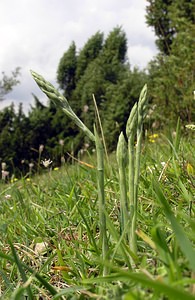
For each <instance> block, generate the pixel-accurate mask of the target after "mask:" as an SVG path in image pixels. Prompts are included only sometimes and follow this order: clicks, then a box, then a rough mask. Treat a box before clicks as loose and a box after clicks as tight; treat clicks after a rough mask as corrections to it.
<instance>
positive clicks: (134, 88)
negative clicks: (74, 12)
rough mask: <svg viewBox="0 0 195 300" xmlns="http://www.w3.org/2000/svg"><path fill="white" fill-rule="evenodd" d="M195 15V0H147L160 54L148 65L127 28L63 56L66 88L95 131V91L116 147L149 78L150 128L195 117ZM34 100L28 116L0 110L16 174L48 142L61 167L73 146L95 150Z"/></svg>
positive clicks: (61, 77) (4, 145) (4, 143)
mask: <svg viewBox="0 0 195 300" xmlns="http://www.w3.org/2000/svg"><path fill="white" fill-rule="evenodd" d="M194 12H195V2H194V0H193V1H186V0H185V1H184V0H182V1H179V0H177V1H171V0H169V1H162V0H158V1H153V0H149V1H148V6H147V10H146V21H147V24H148V25H149V26H151V27H152V28H153V29H154V31H155V34H156V44H157V47H158V50H159V53H158V55H157V56H156V57H155V58H154V60H153V61H151V62H150V63H149V65H148V68H147V69H146V70H139V69H137V68H134V69H132V68H131V62H129V61H128V59H127V38H126V34H125V32H124V31H123V30H122V28H120V27H116V28H114V29H113V30H112V31H111V32H110V33H109V35H108V36H107V37H105V36H104V34H103V33H102V32H97V33H95V34H94V35H93V36H92V37H91V38H89V40H88V41H87V42H86V44H85V45H84V46H83V48H82V49H79V50H78V49H77V48H76V44H75V43H74V42H72V44H71V45H70V47H69V49H68V50H67V51H66V52H65V53H64V54H63V56H62V57H61V59H60V60H59V65H58V66H57V82H58V84H59V89H60V91H62V93H63V94H64V95H65V96H66V97H67V99H68V101H69V103H70V105H71V107H72V108H73V110H74V111H75V113H76V114H77V115H78V117H79V118H80V119H81V120H83V121H84V122H85V124H86V125H87V126H88V127H89V128H92V127H93V122H94V104H93V98H92V94H94V95H95V98H96V101H97V105H98V109H99V112H100V116H101V118H102V123H103V127H104V132H105V136H106V144H107V147H108V149H109V150H110V151H112V150H113V149H115V147H116V141H117V137H118V135H119V133H120V131H121V130H123V131H124V128H125V124H126V121H127V118H128V114H129V111H130V109H131V108H132V107H133V105H134V103H135V101H136V100H137V99H138V96H139V92H140V90H141V88H142V86H143V85H144V83H148V89H149V91H150V121H149V122H148V124H147V125H146V128H153V130H157V129H158V130H159V129H161V130H162V129H163V130H166V128H168V127H169V128H170V127H171V124H176V122H177V119H178V117H180V119H181V121H182V124H186V123H189V122H191V121H192V120H194V111H195V110H194V106H195V105H194V103H195V102H194V101H193V90H194V76H195V56H194V39H195V13H194ZM18 72H19V69H16V71H14V72H13V77H12V78H8V77H7V76H5V74H4V75H3V78H2V80H1V82H0V93H1V94H0V97H1V99H2V98H3V96H5V94H6V93H7V92H8V91H10V90H11V89H12V88H13V86H14V85H15V84H17V83H18ZM33 97H34V105H33V106H32V107H31V110H30V112H29V114H28V115H25V114H24V112H23V108H22V104H20V106H19V108H17V109H16V108H15V107H14V104H12V105H10V106H9V107H6V108H5V109H4V110H2V111H1V112H0V153H1V155H0V156H1V157H0V159H1V161H2V162H6V163H7V165H8V166H9V171H10V172H13V171H15V172H16V173H17V176H19V174H20V173H21V172H26V171H27V170H28V168H29V163H32V162H33V163H35V161H36V160H37V158H38V157H39V154H40V153H39V146H40V145H44V151H43V153H42V155H43V156H44V157H45V158H48V157H50V158H51V159H52V160H53V161H54V163H55V165H60V161H61V156H62V155H64V154H65V153H66V152H67V151H68V152H70V151H72V153H73V152H74V153H75V154H76V153H78V151H79V150H81V149H85V147H86V145H87V146H88V145H89V147H90V143H89V141H88V140H87V139H86V138H83V136H82V133H81V132H80V131H78V129H77V128H76V127H75V125H74V124H73V123H72V122H70V121H69V120H68V119H67V117H65V116H64V114H63V112H62V111H61V110H60V109H58V108H57V107H56V106H55V105H54V104H53V103H51V102H50V101H49V100H48V104H47V106H45V105H43V104H42V103H41V102H40V101H39V99H38V98H37V97H36V96H35V95H34V96H33ZM5 149H6V151H5ZM18 171H19V172H18Z"/></svg>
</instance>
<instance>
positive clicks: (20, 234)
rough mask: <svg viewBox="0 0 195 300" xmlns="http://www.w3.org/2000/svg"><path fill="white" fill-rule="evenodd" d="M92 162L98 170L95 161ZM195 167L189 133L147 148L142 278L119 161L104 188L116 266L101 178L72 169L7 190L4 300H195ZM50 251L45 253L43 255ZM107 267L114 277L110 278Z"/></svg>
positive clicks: (0, 229)
mask: <svg viewBox="0 0 195 300" xmlns="http://www.w3.org/2000/svg"><path fill="white" fill-rule="evenodd" d="M178 127H179V125H178ZM122 154H123V153H122V152H121V153H120V155H122ZM85 159H86V161H87V162H88V163H89V164H90V165H91V164H93V165H94V166H95V165H96V160H95V159H94V157H90V156H87V157H85ZM189 159H190V163H191V164H192V166H194V164H195V153H194V145H193V144H192V141H190V140H189V139H186V138H184V137H181V136H180V135H179V129H177V134H176V137H170V139H169V138H167V137H164V136H162V135H161V136H160V137H159V138H158V140H157V141H156V142H155V143H150V142H149V139H147V140H146V141H145V143H144V147H143V148H142V160H141V169H140V170H141V178H140V183H139V197H138V201H139V206H138V215H137V221H138V230H137V235H138V253H137V260H136V266H135V267H136V272H135V271H133V270H132V269H131V265H129V263H128V261H129V257H130V256H131V252H130V250H129V245H128V243H127V242H125V239H124V235H123V234H121V228H120V222H119V219H118V218H119V216H120V210H119V205H120V195H119V183H118V180H119V178H118V175H117V172H116V161H115V160H114V156H111V157H110V162H111V163H110V164H109V166H107V165H105V167H106V168H107V167H109V170H111V169H112V171H111V172H106V173H105V175H106V176H105V182H104V190H105V201H106V210H107V213H106V221H107V235H108V246H109V255H110V259H109V260H108V261H107V260H106V261H102V259H101V254H102V253H101V243H99V239H100V235H99V226H98V219H99V212H98V206H97V182H96V180H97V178H96V174H97V173H96V170H95V169H94V168H89V167H88V166H87V165H79V164H76V165H74V166H69V167H68V166H64V167H63V168H61V170H60V171H54V170H53V171H51V172H49V173H47V174H44V175H41V176H37V177H34V178H32V179H31V181H26V179H25V178H23V179H22V180H21V181H20V182H18V183H14V184H11V185H9V186H5V185H0V194H1V206H0V209H1V215H2V218H1V221H0V233H1V240H0V245H1V251H0V257H1V259H0V275H1V276H0V285H1V297H2V299H20V298H22V297H23V298H25V295H29V298H30V297H31V298H32V295H31V294H33V297H34V298H40V297H45V298H51V297H52V299H63V297H65V298H66V299H93V298H94V299H96V298H100V299H101V298H102V299H140V300H141V299H146V300H150V299H154V300H162V299H173V300H175V299H181V300H182V299H189V300H192V299H194V284H195V280H194V272H193V270H194V259H193V258H194V249H193V246H194V245H193V244H194V241H195V239H194V232H195V226H194V225H195V224H194V213H195V210H194V207H193V205H192V202H193V194H194V188H195V186H194V176H192V175H191V174H188V171H187V168H186V163H187V161H188V160H189ZM162 162H164V163H165V165H162ZM8 195H9V197H8ZM10 238H11V242H9V240H10ZM43 243H44V244H45V246H44V251H43V250H42V251H41V250H39V252H38V250H37V249H38V246H40V244H43ZM185 245H187V247H185ZM103 267H106V268H107V270H109V273H108V275H106V276H104V277H102V276H101V273H102V268H103Z"/></svg>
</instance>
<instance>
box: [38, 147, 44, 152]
mask: <svg viewBox="0 0 195 300" xmlns="http://www.w3.org/2000/svg"><path fill="white" fill-rule="evenodd" d="M43 149H44V145H40V146H39V153H41V152H43Z"/></svg>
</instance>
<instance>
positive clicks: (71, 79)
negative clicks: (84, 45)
mask: <svg viewBox="0 0 195 300" xmlns="http://www.w3.org/2000/svg"><path fill="white" fill-rule="evenodd" d="M76 67H77V57H76V45H75V43H74V42H72V44H71V45H70V47H69V49H68V50H67V51H66V52H65V53H64V55H63V56H62V58H61V59H60V62H59V65H58V69H57V82H58V84H59V87H60V89H62V90H64V95H65V97H67V98H68V99H69V98H70V97H71V94H72V91H73V90H74V88H75V80H76V79H75V76H76Z"/></svg>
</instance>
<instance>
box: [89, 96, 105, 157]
mask: <svg viewBox="0 0 195 300" xmlns="http://www.w3.org/2000/svg"><path fill="white" fill-rule="evenodd" d="M92 96H93V102H94V106H95V111H96V114H97V119H98V123H99V126H100V131H101V136H102V142H103V145H104V151H105V154H106V160H107V162H108V163H109V158H108V152H107V147H106V141H105V138H104V131H103V128H102V122H101V118H100V114H99V110H98V107H97V102H96V99H95V96H94V94H93V95H92Z"/></svg>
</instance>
